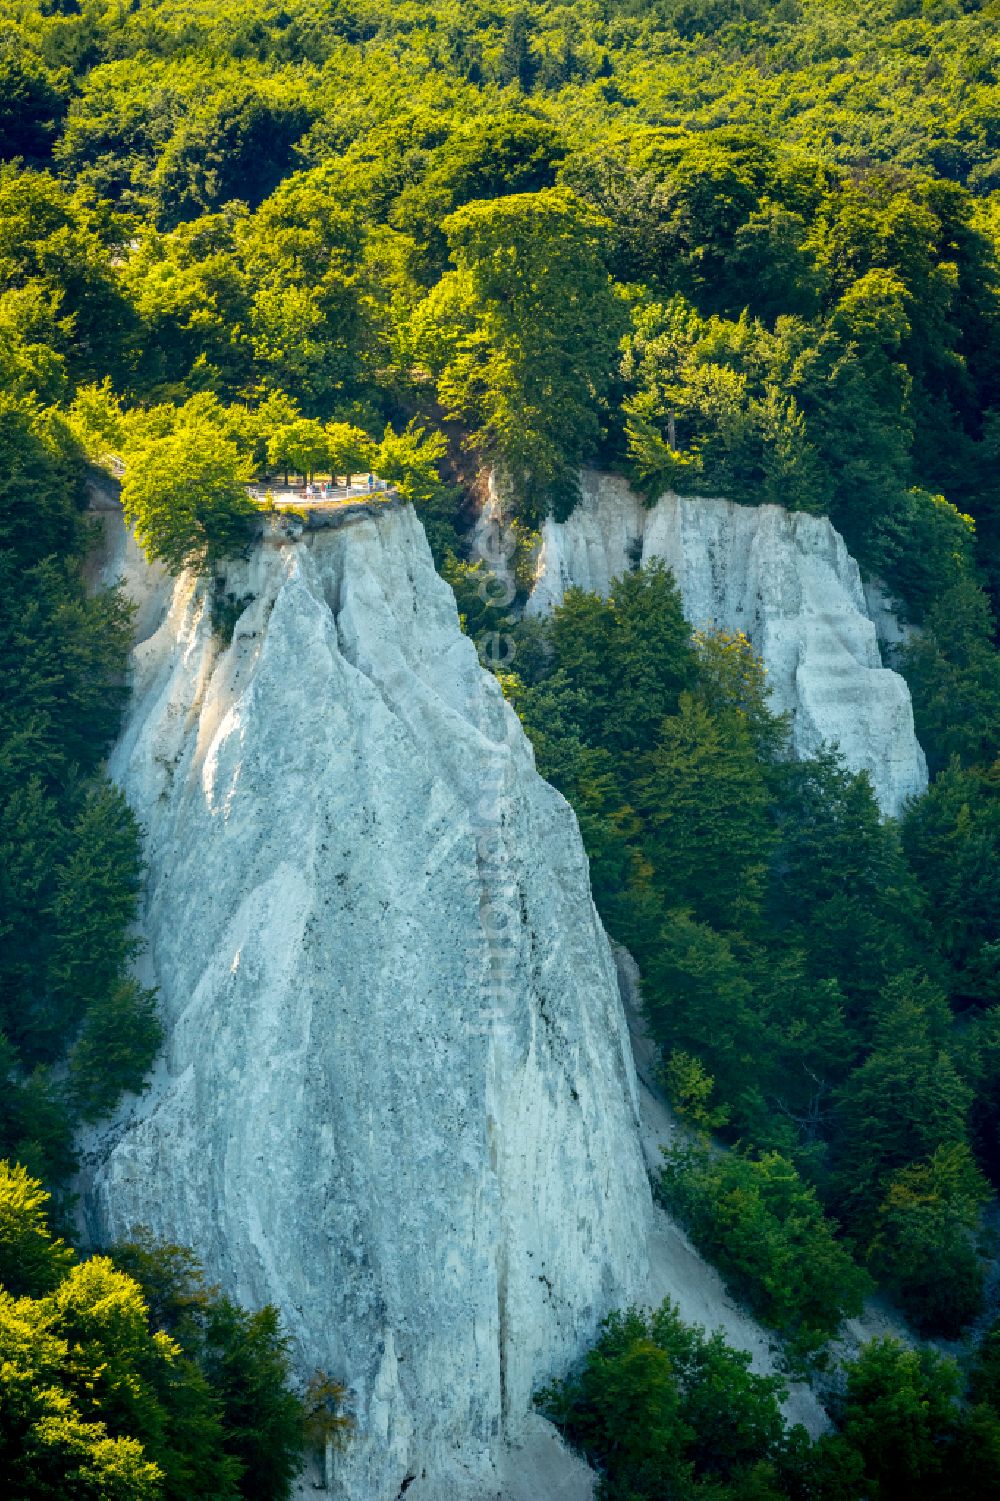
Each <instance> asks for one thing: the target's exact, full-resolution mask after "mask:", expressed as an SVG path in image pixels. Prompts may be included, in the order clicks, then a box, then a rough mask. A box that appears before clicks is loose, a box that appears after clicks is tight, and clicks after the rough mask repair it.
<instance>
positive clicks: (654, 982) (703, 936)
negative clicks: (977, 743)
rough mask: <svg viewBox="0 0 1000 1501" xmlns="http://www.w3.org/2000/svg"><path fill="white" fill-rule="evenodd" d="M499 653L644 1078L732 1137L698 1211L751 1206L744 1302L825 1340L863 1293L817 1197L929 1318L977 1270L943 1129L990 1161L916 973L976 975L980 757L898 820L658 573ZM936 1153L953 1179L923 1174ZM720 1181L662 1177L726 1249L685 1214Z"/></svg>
mask: <svg viewBox="0 0 1000 1501" xmlns="http://www.w3.org/2000/svg"><path fill="white" fill-rule="evenodd" d="M514 646H515V657H516V663H517V666H518V668H519V671H520V674H521V675H520V676H519V677H518V678H516V679H508V680H507V681H506V683H505V687H506V691H507V692H508V693H509V695H510V696H511V698H512V700H513V702H514V703H515V705H516V707H517V709H518V712H519V713H520V714H521V715H522V718H523V720H524V723H525V725H526V728H527V729H528V731H529V733H530V735H531V737H532V740H533V742H534V745H535V751H536V757H537V760H538V765H539V767H540V769H541V770H542V772H543V774H544V775H546V776H548V777H549V778H551V779H552V780H553V781H554V782H555V783H556V785H557V786H559V787H560V788H561V789H562V790H563V792H565V794H566V795H567V796H568V797H569V798H570V800H571V801H572V803H573V805H574V807H575V808H576V810H577V813H578V816H579V819H580V827H581V832H582V833H583V837H584V840H585V843H586V845H587V849H588V853H589V854H590V857H591V878H592V883H593V889H594V893H595V897H596V899H597V902H598V904H599V906H600V910H601V913H602V916H603V917H604V920H605V922H606V923H607V924H608V926H609V928H610V930H611V932H612V934H613V936H614V937H616V938H617V939H619V941H621V942H624V943H626V944H627V945H628V946H629V948H630V949H631V950H632V952H633V954H634V955H635V957H636V958H637V960H638V961H639V965H640V969H641V972H642V1003H643V1009H644V1012H645V1016H646V1019H647V1021H648V1024H649V1027H650V1031H651V1033H652V1035H653V1037H654V1039H655V1040H656V1042H657V1043H658V1044H659V1046H660V1048H661V1050H662V1054H663V1057H664V1059H665V1060H666V1073H665V1078H666V1081H667V1084H668V1088H669V1090H670V1093H671V1095H672V1098H673V1099H674V1101H675V1103H676V1105H677V1107H678V1109H679V1110H680V1111H681V1113H682V1114H686V1115H687V1116H688V1118H689V1119H690V1120H691V1121H692V1123H693V1124H695V1125H697V1126H698V1127H699V1128H700V1129H703V1130H706V1129H713V1130H717V1131H723V1132H728V1133H731V1134H732V1135H733V1136H736V1137H739V1138H741V1139H742V1141H743V1143H744V1144H745V1146H749V1148H750V1150H749V1151H748V1152H746V1153H745V1154H744V1156H742V1157H737V1158H734V1159H733V1165H732V1167H731V1168H730V1169H727V1170H728V1171H731V1172H733V1173H734V1174H737V1173H738V1174H742V1175H743V1178H744V1179H746V1180H747V1181H746V1183H743V1185H742V1187H741V1189H740V1193H741V1194H743V1195H744V1197H745V1199H746V1204H743V1203H742V1201H740V1202H739V1203H738V1205H737V1208H736V1209H734V1208H733V1206H732V1205H730V1206H729V1207H728V1209H726V1211H725V1212H726V1213H729V1214H731V1215H733V1216H734V1222H736V1221H738V1218H739V1214H738V1212H737V1211H738V1209H742V1210H743V1211H744V1212H745V1215H746V1220H747V1224H748V1225H750V1226H751V1229H750V1230H748V1231H747V1236H748V1242H747V1246H746V1247H745V1248H744V1250H743V1251H741V1252H740V1255H741V1256H742V1258H743V1261H744V1263H746V1266H751V1267H752V1273H751V1272H746V1280H747V1287H752V1288H753V1289H754V1291H753V1292H752V1294H751V1293H750V1292H747V1294H746V1295H747V1296H752V1297H753V1298H755V1299H756V1304H755V1306H758V1308H759V1311H761V1316H762V1317H765V1318H767V1319H769V1320H770V1321H772V1322H773V1323H774V1324H775V1325H776V1326H777V1327H779V1328H781V1329H782V1330H783V1331H784V1332H785V1333H786V1335H787V1336H788V1337H789V1338H790V1340H791V1341H792V1343H793V1345H795V1344H797V1345H798V1348H799V1349H800V1350H810V1349H815V1348H816V1346H817V1344H818V1343H821V1342H822V1339H823V1338H824V1337H826V1336H828V1335H829V1333H830V1332H831V1331H832V1329H833V1328H834V1327H835V1326H836V1323H837V1321H838V1318H839V1316H840V1314H839V1312H838V1311H837V1310H838V1309H840V1308H841V1307H842V1306H846V1304H850V1305H851V1306H855V1305H856V1302H857V1298H858V1296H859V1289H862V1288H863V1286H864V1276H863V1274H862V1273H860V1272H859V1271H858V1270H857V1269H856V1268H854V1267H853V1265H852V1262H851V1258H850V1255H849V1254H848V1253H847V1252H846V1251H845V1250H844V1248H843V1245H842V1244H841V1243H840V1241H839V1240H838V1239H837V1236H836V1233H835V1231H834V1229H833V1227H832V1225H831V1223H829V1222H827V1221H826V1220H825V1219H824V1218H823V1213H824V1211H825V1210H829V1211H830V1212H831V1213H832V1214H833V1215H835V1216H836V1218H837V1219H838V1220H840V1221H842V1222H843V1223H844V1224H845V1225H846V1226H847V1228H848V1230H849V1231H850V1234H851V1236H852V1238H853V1239H854V1241H855V1243H856V1244H857V1245H858V1249H859V1255H860V1257H861V1258H862V1259H864V1258H868V1261H869V1264H870V1266H871V1267H872V1269H873V1270H875V1271H877V1273H878V1275H879V1277H880V1279H881V1280H882V1282H883V1284H884V1285H885V1286H887V1287H888V1288H890V1289H891V1290H892V1291H893V1293H894V1295H895V1296H896V1297H897V1299H898V1300H899V1301H900V1303H901V1304H902V1305H903V1306H904V1307H905V1308H906V1309H907V1310H908V1311H909V1312H910V1314H911V1315H912V1316H913V1317H914V1319H915V1320H916V1322H917V1323H923V1324H926V1326H927V1327H929V1328H934V1329H944V1328H947V1329H948V1330H949V1332H954V1330H955V1329H956V1328H957V1327H958V1326H960V1325H962V1324H964V1323H965V1322H967V1321H968V1320H969V1319H970V1318H972V1317H973V1316H974V1315H975V1313H976V1311H977V1308H978V1303H979V1298H980V1293H981V1285H982V1283H981V1270H980V1263H979V1254H978V1247H977V1238H976V1237H977V1232H978V1224H979V1216H980V1210H981V1206H982V1203H983V1201H984V1194H983V1183H982V1179H981V1177H980V1176H979V1172H978V1170H977V1169H976V1168H975V1167H974V1165H973V1162H972V1158H971V1156H970V1146H972V1145H975V1146H976V1148H977V1150H978V1151H979V1152H980V1154H981V1157H982V1161H983V1164H984V1166H986V1167H987V1168H988V1169H989V1171H991V1172H994V1173H995V1172H997V1171H1000V1167H998V1164H1000V1145H998V1143H1000V1048H998V1047H996V1046H995V1041H996V1036H997V1035H1000V1033H997V1032H996V1028H995V1027H994V1026H993V1025H992V1020H991V1024H990V1026H989V1027H988V1028H987V1027H986V1026H985V1023H984V1025H983V1027H981V1028H980V1029H979V1030H978V1031H977V1032H976V1033H975V1034H972V1035H967V1034H962V1033H958V1032H956V1030H955V1028H954V1026H953V1023H952V1019H951V1013H950V1010H949V1006H948V1003H947V999H946V994H945V990H944V987H945V986H948V985H949V980H950V977H951V976H955V979H954V980H952V981H951V983H950V989H951V993H952V995H953V996H956V997H957V996H960V995H961V994H962V991H961V990H960V989H959V984H960V983H961V984H964V985H965V987H966V990H967V991H971V989H972V987H973V981H974V980H976V979H977V977H979V976H981V977H982V979H981V980H978V984H979V985H981V986H982V987H983V997H982V998H983V1001H985V1002H988V1001H989V999H990V995H991V991H990V986H991V985H992V975H993V968H994V966H993V965H992V963H991V958H992V951H993V942H992V927H991V923H992V916H993V909H994V905H995V904H994V903H992V902H991V901H990V893H991V891H992V886H991V880H992V875H993V870H994V865H995V860H994V858H993V857H994V847H995V838H994V831H993V829H992V823H991V821H990V819H991V810H992V803H991V801H990V791H991V783H990V782H989V778H988V776H985V775H984V774H982V773H980V772H978V771H977V772H975V773H964V772H961V771H959V770H957V769H956V770H955V771H954V773H953V774H950V776H951V780H946V781H944V782H943V783H942V784H941V786H940V791H938V792H936V793H935V792H932V794H931V796H930V798H928V799H927V800H925V802H923V803H920V804H917V805H916V806H915V807H914V808H913V810H912V811H911V812H910V814H909V815H908V818H907V820H906V823H905V825H904V829H903V837H902V838H901V831H900V829H899V828H898V827H897V826H896V825H895V824H894V823H892V822H891V821H887V820H884V819H883V818H882V817H881V816H880V814H879V810H878V806H877V804H876V802H875V799H874V796H873V793H872V790H871V786H870V784H869V783H868V780H867V778H866V777H864V776H857V775H852V774H850V773H848V772H847V771H846V769H845V768H844V767H843V765H842V763H841V762H840V761H839V759H838V757H837V756H836V755H835V754H834V753H833V752H823V753H822V754H821V755H819V756H817V757H816V758H815V759H814V760H811V761H804V762H796V761H790V760H788V759H787V750H786V746H787V725H786V724H785V723H784V722H783V721H782V720H781V719H779V718H776V717H775V716H774V715H773V714H772V713H771V712H770V710H769V708H768V705H767V695H766V682H765V678H764V676H763V672H762V670H761V667H760V663H759V662H758V661H757V660H756V658H755V657H754V655H753V652H752V651H751V650H750V648H749V646H748V644H747V642H746V641H745V640H744V639H743V638H741V637H738V636H736V637H732V636H726V635H725V634H712V633H707V634H701V635H696V636H695V637H694V638H692V637H691V636H690V633H689V630H688V628H687V626H686V625H685V623H684V620H683V617H682V615H681V613H680V609H679V602H678V601H677V598H676V592H675V591H674V589H673V585H672V582H671V580H670V579H669V577H668V576H667V575H666V574H664V573H663V572H662V571H658V570H653V571H650V570H646V569H640V570H638V571H637V572H636V573H634V574H630V575H628V576H627V577H626V578H625V579H622V580H617V581H615V583H614V584H613V585H612V590H611V595H610V598H609V599H607V600H600V599H597V598H596V597H595V596H592V595H585V594H582V593H579V592H574V591H569V592H568V593H567V595H566V598H565V600H564V601H563V603H562V604H561V605H560V606H559V607H558V608H557V609H556V610H555V611H554V613H553V615H552V618H551V620H550V621H549V622H545V623H539V622H532V624H531V626H530V628H527V629H524V628H522V629H521V630H520V631H519V632H518V633H516V635H515V639H514ZM522 648H523V649H522ZM526 679H527V681H526ZM956 779H957V780H956ZM973 795H974V796H975V802H974V803H972V804H969V799H970V798H972V797H973ZM967 804H969V806H968V807H967ZM971 806H975V808H976V810H977V814H978V819H979V821H978V822H977V823H975V824H974V823H973V821H972V819H971V814H970V812H969V807H971ZM963 810H964V811H963ZM953 830H954V832H953ZM959 852H961V854H962V856H964V863H962V864H961V866H960V869H958V870H956V871H955V872H954V875H953V873H952V864H953V862H955V861H956V860H958V858H959ZM911 853H912V857H913V865H912V866H911V865H910V863H909V862H908V859H907V856H908V855H910V854H911ZM952 892H953V893H954V895H953V896H951V897H950V898H949V895H948V894H949V893H952ZM979 893H981V896H980V895H978V894H979ZM929 909H933V910H934V912H935V914H936V915H940V918H941V919H942V921H941V922H940V923H938V924H936V925H935V929H934V930H933V931H932V928H931V925H930V922H929V919H928V911H929ZM966 955H969V957H968V958H967V957H966ZM966 973H968V976H969V979H968V981H966V980H965V974H966ZM970 1129H971V1131H972V1133H973V1135H971V1136H970ZM958 1162H962V1163H964V1164H965V1166H966V1168H967V1170H968V1172H967V1176H966V1177H965V1178H961V1179H960V1178H959V1177H956V1176H955V1175H954V1174H953V1175H952V1176H951V1177H950V1178H949V1177H948V1175H947V1174H946V1173H945V1171H944V1170H945V1166H946V1165H947V1164H955V1163H958ZM762 1163H763V1164H768V1165H770V1166H772V1167H774V1168H775V1172H776V1173H777V1167H776V1166H775V1165H777V1164H780V1165H781V1171H782V1172H785V1173H787V1174H790V1175H792V1177H793V1178H795V1175H796V1173H798V1174H799V1175H801V1176H800V1177H798V1178H796V1179H795V1181H796V1182H797V1183H798V1185H799V1190H800V1193H801V1196H802V1198H803V1199H804V1200H808V1202H809V1205H810V1209H809V1213H808V1215H806V1213H805V1211H804V1210H803V1211H802V1213H801V1214H800V1215H799V1221H801V1224H802V1225H806V1224H808V1225H809V1226H810V1229H809V1234H810V1235H813V1234H815V1237H816V1248H815V1267H816V1270H817V1277H819V1276H820V1273H822V1276H823V1278H824V1279H825V1280H823V1281H822V1284H821V1289H820V1290H819V1291H817V1292H816V1295H815V1296H816V1303H817V1305H822V1312H820V1313H817V1312H815V1309H814V1310H813V1311H812V1312H809V1310H808V1309H807V1308H806V1307H803V1308H802V1309H800V1310H799V1312H798V1313H796V1312H794V1311H793V1307H792V1305H793V1304H794V1289H795V1288H796V1287H797V1286H798V1287H800V1288H807V1287H808V1285H809V1283H808V1277H806V1276H805V1274H799V1275H797V1276H792V1275H791V1274H789V1273H788V1272H787V1268H786V1271H785V1273H782V1272H780V1271H777V1272H774V1271H773V1268H774V1267H777V1266H779V1265H782V1264H783V1262H782V1257H783V1256H791V1255H792V1254H793V1252H792V1251H791V1250H789V1249H788V1247H786V1246H785V1245H784V1242H783V1231H782V1229H781V1226H780V1223H779V1222H778V1220H777V1219H776V1218H775V1215H774V1213H773V1210H772V1208H771V1207H770V1206H769V1205H768V1203H767V1201H766V1196H764V1195H763V1193H762V1191H761V1190H760V1188H759V1185H756V1178H757V1177H759V1176H760V1174H761V1173H762V1171H763V1168H762V1167H761V1164H762ZM709 1165H710V1166H711V1161H710V1163H709ZM723 1176H724V1175H723V1173H722V1169H721V1168H719V1169H718V1170H717V1172H716V1171H713V1172H709V1171H708V1168H707V1167H704V1166H703V1171H702V1178H703V1180H704V1181H701V1179H698V1178H697V1175H695V1174H693V1173H691V1174H690V1175H689V1178H690V1181H691V1182H692V1183H695V1182H696V1181H697V1182H699V1183H700V1190H699V1191H700V1198H699V1206H700V1208H701V1210H702V1211H703V1214H704V1216H705V1225H704V1226H703V1228H702V1230H701V1231H700V1232H699V1233H700V1234H701V1235H702V1238H703V1240H704V1243H705V1244H706V1246H708V1247H709V1249H710V1253H711V1254H714V1255H715V1256H717V1257H718V1258H719V1259H720V1262H721V1263H722V1264H724V1265H726V1266H728V1265H729V1264H730V1263H729V1261H728V1260H727V1257H728V1256H730V1254H731V1252H732V1246H733V1245H734V1244H735V1243H736V1240H737V1236H736V1232H735V1231H731V1228H730V1227H729V1225H728V1221H727V1222H726V1228H725V1229H724V1230H720V1231H719V1232H718V1233H717V1234H716V1233H715V1232H712V1231H710V1229H709V1228H708V1225H709V1221H710V1220H711V1215H712V1213H713V1212H717V1213H718V1214H719V1215H722V1214H723V1205H722V1199H721V1198H720V1197H719V1196H721V1195H722V1194H723ZM678 1181H680V1180H678ZM748 1184H754V1185H755V1186H754V1192H753V1193H751V1190H750V1188H749V1187H748V1186H747V1185H748ZM677 1192H678V1194H679V1193H680V1189H679V1188H678V1190H677ZM754 1194H756V1198H754ZM679 1202H680V1200H679V1199H678V1203H679ZM713 1205H714V1209H713ZM692 1212H693V1211H692ZM799 1221H797V1222H796V1224H797V1226H798V1224H799ZM765 1225H766V1226H768V1227H769V1228H768V1230H767V1233H766V1234H765V1233H764V1228H763V1227H764V1226H765ZM796 1233H798V1229H797V1230H796ZM802 1233H803V1234H805V1230H803V1232H802ZM792 1240H793V1242H794V1236H793V1237H792ZM755 1244H756V1246H757V1251H756V1253H755V1256H752V1255H751V1252H752V1250H753V1246H754V1245H755ZM821 1248H822V1254H820V1249H821ZM804 1260H806V1261H808V1258H804ZM745 1271H746V1267H744V1272H745ZM735 1275H736V1273H735V1272H734V1276H735ZM838 1279H841V1282H842V1290H843V1296H844V1298H845V1300H846V1304H845V1305H841V1304H840V1303H838V1301H837V1299H838V1297H839V1295H840V1293H839V1290H838ZM741 1285H742V1284H741ZM786 1296H787V1298H788V1299H789V1305H788V1306H784V1305H782V1303H781V1299H782V1298H783V1297H786ZM810 1296H811V1295H810ZM769 1299H770V1300H771V1301H770V1302H769ZM823 1299H825V1300H826V1302H825V1303H823ZM805 1302H806V1303H807V1302H808V1299H806V1300H805ZM831 1310H832V1311H831ZM797 1320H798V1322H797Z"/></svg>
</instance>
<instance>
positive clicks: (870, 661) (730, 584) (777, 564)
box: [528, 472, 927, 814]
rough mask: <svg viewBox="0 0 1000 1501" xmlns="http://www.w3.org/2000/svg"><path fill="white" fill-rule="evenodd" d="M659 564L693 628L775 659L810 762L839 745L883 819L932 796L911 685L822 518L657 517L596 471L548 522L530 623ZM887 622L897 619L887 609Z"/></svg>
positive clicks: (780, 698)
mask: <svg viewBox="0 0 1000 1501" xmlns="http://www.w3.org/2000/svg"><path fill="white" fill-rule="evenodd" d="M653 558H660V559H662V560H663V562H664V563H665V564H666V565H667V566H668V567H669V568H670V569H671V570H672V572H673V574H674V577H675V578H676V580H677V584H678V587H679V589H680V591H681V595H682V597H683V600H684V611H685V614H686V615H687V617H688V619H689V620H690V622H691V624H692V625H693V626H694V627H696V628H698V629H704V628H706V627H710V628H715V629H721V630H727V631H742V632H744V633H745V634H746V636H747V637H748V638H749V640H750V641H751V642H752V643H753V646H754V647H755V649H756V650H757V651H758V652H759V653H760V655H761V656H762V657H763V660H764V664H765V666H766V668H767V672H768V683H769V687H770V694H771V702H772V705H773V707H774V708H775V709H776V710H777V711H778V712H781V713H784V712H789V713H790V714H791V716H792V744H793V748H794V750H795V752H796V754H797V755H800V756H809V755H813V754H815V752H816V751H818V750H819V748H820V747H821V746H822V745H823V744H824V743H826V744H837V745H839V747H840V750H841V751H842V753H843V755H844V758H845V760H846V762H847V764H848V766H850V767H851V769H852V770H855V771H862V770H864V771H867V772H868V774H869V776H870V777H871V781H872V785H873V787H874V788H875V793H876V796H877V797H878V800H879V804H880V806H881V807H882V809H883V811H884V812H886V813H893V814H894V813H898V811H899V810H900V808H901V807H902V805H903V803H904V802H905V800H906V799H907V798H908V797H910V796H912V795H913V794H914V793H919V792H921V791H923V789H924V788H925V787H926V785H927V766H926V762H925V760H924V755H923V752H922V750H921V749H920V746H919V745H918V743H917V739H916V736H915V734H914V729H913V709H912V706H911V703H910V694H909V690H908V688H907V686H906V683H905V682H904V681H903V679H902V678H901V677H900V676H899V674H898V673H895V672H892V671H890V670H888V669H887V668H885V667H884V666H883V665H882V659H881V656H880V654H879V646H878V640H877V635H876V627H875V623H874V621H873V619H872V618H871V615H870V614H869V607H868V605H867V604H866V601H865V593H864V590H863V588H862V584H861V576H860V573H859V570H858V565H857V564H856V563H855V561H854V559H853V558H852V557H851V555H850V554H849V552H848V551H847V548H846V547H845V546H844V541H843V538H842V537H841V536H840V534H839V533H838V532H837V531H835V530H834V528H833V527H832V526H831V525H830V523H829V521H827V520H826V519H825V518H824V517H819V516H808V515H806V514H805V513H804V512H801V511H785V510H783V509H782V507H780V506H772V505H768V506H740V505H734V504H733V503H732V502H730V501H727V500H704V499H700V498H699V499H685V498H682V497H680V496H677V495H664V496H663V497H662V498H661V499H660V500H659V501H657V503H656V505H654V506H653V507H652V508H649V509H647V508H646V507H645V506H644V505H643V504H642V502H641V501H640V500H639V498H638V496H636V495H634V494H633V493H632V491H631V490H630V489H629V487H628V485H627V483H626V481H625V480H624V479H621V478H620V477H618V476H616V475H610V474H597V473H594V472H588V473H585V474H584V476H583V495H582V499H581V501H580V504H579V505H578V506H577V507H576V509H575V510H574V511H573V513H572V515H571V516H570V517H569V518H568V520H566V521H563V522H555V521H551V520H549V521H546V522H545V523H544V526H543V530H542V549H541V554H540V556H539V562H538V576H537V580H536V583H535V587H534V591H533V593H532V595H531V598H530V600H529V602H528V610H529V612H531V613H535V614H540V613H543V612H545V611H548V610H550V609H552V608H553V606H555V605H556V604H558V603H559V601H560V600H561V599H562V597H563V593H564V591H565V590H566V589H568V588H569V587H570V586H576V587H577V588H580V589H587V590H591V591H594V592H596V593H598V594H606V593H607V592H608V590H609V588H610V585H611V580H612V579H613V578H615V577H617V576H619V575H620V574H622V573H624V572H626V571H627V570H628V569H629V568H630V567H635V566H637V565H638V564H640V563H648V562H650V560H651V559H653ZM882 613H883V614H885V610H884V609H883V612H882Z"/></svg>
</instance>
